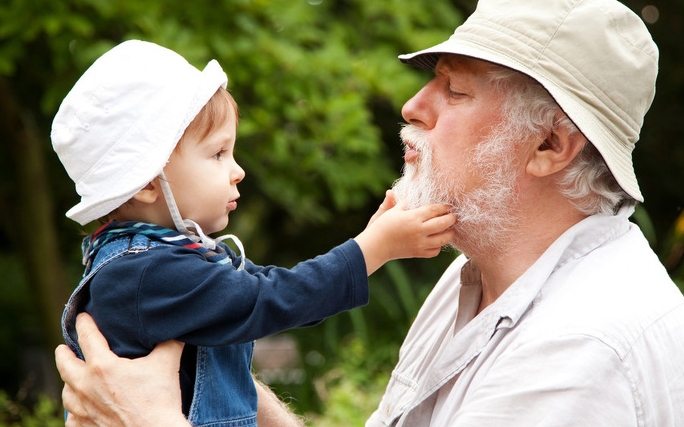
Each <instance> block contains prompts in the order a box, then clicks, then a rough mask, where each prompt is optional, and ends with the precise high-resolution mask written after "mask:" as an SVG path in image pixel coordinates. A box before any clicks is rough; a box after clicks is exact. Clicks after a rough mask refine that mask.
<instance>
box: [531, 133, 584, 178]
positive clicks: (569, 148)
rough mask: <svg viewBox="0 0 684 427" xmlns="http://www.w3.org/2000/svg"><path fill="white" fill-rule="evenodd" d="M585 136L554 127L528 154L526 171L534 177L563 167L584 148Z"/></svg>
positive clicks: (542, 175) (545, 174)
mask: <svg viewBox="0 0 684 427" xmlns="http://www.w3.org/2000/svg"><path fill="white" fill-rule="evenodd" d="M586 143H587V140H586V138H584V136H583V135H582V134H581V133H580V132H574V133H572V134H569V133H568V130H567V129H566V128H563V129H555V130H554V131H553V132H551V133H549V134H548V135H547V136H546V138H545V139H544V140H543V141H541V142H540V143H539V145H538V146H537V148H536V149H535V150H534V152H533V153H532V155H531V156H530V158H529V160H528V162H527V167H526V171H527V173H528V174H530V175H533V176H536V177H544V176H548V175H551V174H554V173H556V172H558V171H560V170H562V169H563V168H565V167H566V166H567V165H568V164H569V163H570V162H571V161H572V160H573V159H574V158H575V157H576V156H577V155H578V154H579V153H580V151H582V148H584V144H586Z"/></svg>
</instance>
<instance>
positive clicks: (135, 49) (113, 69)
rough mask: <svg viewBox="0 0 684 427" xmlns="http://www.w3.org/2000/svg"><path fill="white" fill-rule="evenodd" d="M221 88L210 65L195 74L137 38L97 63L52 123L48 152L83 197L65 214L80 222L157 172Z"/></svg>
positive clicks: (221, 78)
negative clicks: (50, 148)
mask: <svg viewBox="0 0 684 427" xmlns="http://www.w3.org/2000/svg"><path fill="white" fill-rule="evenodd" d="M227 83H228V79H227V77H226V74H225V73H224V72H223V70H222V69H221V66H220V65H219V64H218V62H216V61H215V60H212V61H210V62H209V63H208V64H207V66H206V67H205V68H204V70H203V71H200V70H198V69H197V68H195V67H194V66H192V65H190V64H189V63H188V62H187V61H186V60H185V59H184V58H183V57H182V56H180V55H178V54H177V53H175V52H174V51H172V50H169V49H167V48H164V47H162V46H159V45H156V44H154V43H149V42H143V41H139V40H130V41H126V42H123V43H121V44H119V45H118V46H116V47H114V48H113V49H111V50H109V51H108V52H106V53H105V54H104V55H102V56H101V57H100V58H98V59H97V60H96V61H95V62H94V63H93V65H92V66H91V67H90V68H88V70H86V72H85V73H84V74H83V76H81V78H80V79H79V80H78V81H77V82H76V84H75V85H74V87H73V88H72V89H71V91H70V92H69V94H67V96H66V97H65V98H64V101H63V102H62V104H61V106H60V108H59V110H58V111H57V114H56V115H55V119H54V121H53V123H52V134H51V138H52V145H53V148H54V150H55V152H57V155H58V156H59V159H60V160H61V162H62V164H63V165H64V167H65V169H66V171H67V173H68V174H69V176H70V177H71V179H72V180H73V181H74V183H75V184H76V192H77V193H78V194H79V195H80V196H81V202H80V203H78V204H77V205H76V206H74V207H73V208H71V209H70V210H69V211H68V212H67V213H66V215H67V216H68V217H69V218H71V219H73V220H74V221H76V222H78V223H80V224H81V225H85V224H87V223H89V222H91V221H93V220H96V219H98V218H101V217H102V216H104V215H107V214H108V213H110V212H112V211H113V210H115V209H116V208H118V207H119V206H121V205H122V204H123V203H125V202H126V201H128V200H129V199H130V198H131V197H133V195H135V194H136V193H137V192H138V191H140V190H141V189H142V188H144V187H145V186H146V185H147V184H148V183H149V182H151V181H152V180H153V179H154V178H155V177H157V176H158V175H160V174H161V172H162V169H163V168H164V165H165V164H166V162H167V161H168V159H169V157H170V156H171V153H172V152H173V149H174V147H175V146H176V144H177V143H178V141H179V140H180V138H181V136H182V135H183V132H185V129H186V128H187V127H188V125H189V124H190V122H191V121H192V120H193V119H194V118H195V116H196V115H197V113H199V111H200V110H201V109H202V107H204V105H205V104H206V103H207V102H208V101H209V99H210V98H211V97H212V96H213V95H214V93H216V91H217V90H218V89H219V88H220V87H223V88H225V87H226V85H227Z"/></svg>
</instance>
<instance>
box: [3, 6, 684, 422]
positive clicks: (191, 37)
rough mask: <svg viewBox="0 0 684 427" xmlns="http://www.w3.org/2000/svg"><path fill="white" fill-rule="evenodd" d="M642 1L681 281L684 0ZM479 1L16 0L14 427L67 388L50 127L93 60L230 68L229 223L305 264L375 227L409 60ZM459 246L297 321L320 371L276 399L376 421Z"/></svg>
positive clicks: (11, 177)
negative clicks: (167, 54)
mask: <svg viewBox="0 0 684 427" xmlns="http://www.w3.org/2000/svg"><path fill="white" fill-rule="evenodd" d="M624 3H625V4H627V5H628V6H629V7H631V8H632V9H633V10H635V11H636V12H637V13H639V14H641V13H642V11H643V10H644V8H645V7H646V6H648V5H655V6H656V7H657V9H658V11H659V17H658V19H657V20H655V21H654V22H653V23H650V24H649V28H650V30H651V32H652V34H653V37H654V39H655V40H656V42H657V43H658V44H659V46H660V49H661V72H660V77H659V81H658V87H657V96H656V100H655V103H654V105H653V107H652V109H651V111H650V113H649V114H648V116H647V118H646V123H645V125H644V130H643V133H642V138H641V141H640V142H639V144H638V145H637V149H636V151H635V167H636V169H637V175H638V176H639V177H640V183H641V186H642V190H643V193H644V194H645V197H646V203H645V204H644V205H643V206H642V207H641V208H640V209H639V211H638V212H637V215H636V216H635V218H636V219H637V221H638V222H639V223H640V225H641V226H642V228H644V230H645V232H646V233H647V235H648V237H649V239H650V241H651V243H652V245H653V247H654V248H655V249H656V251H657V253H658V254H659V255H660V256H661V259H662V260H663V262H664V264H665V265H666V267H667V268H668V271H669V272H670V273H671V275H672V276H673V277H674V278H675V280H677V281H678V283H680V284H681V283H683V282H684V264H683V262H682V254H683V253H684V215H683V214H682V206H684V185H682V184H684V172H683V169H682V166H684V144H682V141H681V140H682V137H683V136H684V128H683V127H682V117H684V115H683V109H684V55H683V53H684V52H682V45H681V41H682V40H684V22H682V21H683V19H684V2H682V1H680V0H677V1H671V0H650V1H647V0H643V1H642V0H625V1H624ZM473 7H474V1H471V0H461V1H457V0H451V1H449V0H430V1H423V2H417V1H412V0H384V1H368V0H336V1H333V0H309V1H305V0H287V1H286V0H274V1H268V0H202V1H196V2H192V3H189V2H184V1H179V0H154V1H152V0H62V1H58V2H56V1H53V0H32V1H30V2H28V1H25V0H2V1H0V138H1V141H2V143H1V144H0V390H4V393H2V394H1V395H0V425H13V426H14V425H25V426H30V425H48V421H44V418H41V417H44V414H45V413H51V412H55V409H56V408H57V407H58V405H56V404H54V403H51V400H50V399H49V398H48V399H39V396H41V395H47V396H51V397H52V398H56V397H58V396H59V390H60V388H61V384H60V382H59V380H58V377H57V376H56V373H55V369H54V363H53V361H52V350H53V349H54V347H55V346H56V345H57V344H58V343H60V342H61V333H60V330H59V318H60V315H61V311H62V307H63V304H64V302H65V301H66V299H67V297H68V295H69V293H70V292H71V290H72V289H73V287H74V286H75V284H76V283H77V282H78V278H79V276H80V272H81V266H80V239H81V235H82V233H83V232H84V231H87V230H82V229H81V228H80V227H78V226H77V225H76V224H75V223H73V222H71V221H70V220H68V219H66V218H65V217H64V212H65V211H66V210H67V209H68V208H69V207H71V206H73V205H74V204H75V203H76V202H77V197H76V194H75V192H74V190H73V185H72V183H71V182H70V180H69V179H68V177H67V176H66V174H65V172H64V170H63V168H62V167H61V165H60V164H59V162H58V160H57V158H56V156H55V154H54V153H53V151H52V149H51V146H50V140H49V132H50V123H51V120H52V117H53V115H54V113H55V111H56V109H57V107H58V106H59V103H60V101H61V99H62V98H63V97H64V95H65V94H66V93H67V91H68V90H69V89H70V88H71V86H72V85H73V83H74V82H75V81H76V79H77V78H78V77H79V76H80V75H81V73H82V72H83V71H84V70H85V69H86V68H87V67H88V66H89V65H90V64H91V63H92V61H94V60H95V59H96V58H97V57H98V56H99V55H100V54H102V53H103V52H105V51H106V50H108V49H109V48H111V47H112V46H114V45H115V44H117V43H119V42H121V41H123V40H125V39H130V38H140V39H144V40H148V41H153V42H157V43H159V44H162V45H164V46H167V47H169V48H171V49H174V50H176V51H178V52H179V53H181V54H182V55H183V56H185V57H186V58H187V59H188V60H189V61H190V62H192V63H193V64H195V65H196V66H198V67H200V68H201V67H203V66H204V64H206V62H207V61H208V60H209V59H211V58H216V59H217V60H219V62H220V63H221V64H222V65H223V67H224V69H225V70H226V72H227V74H228V76H229V89H230V90H231V92H232V93H233V95H234V96H235V98H236V100H237V102H238V103H239V105H240V112H241V122H240V127H239V129H238V143H237V147H236V156H237V159H238V161H239V162H240V163H241V164H242V166H243V167H244V168H245V169H246V171H247V178H246V179H245V180H244V182H243V183H242V184H241V188H240V191H241V193H242V195H243V197H242V198H241V200H240V201H241V203H240V209H239V210H238V211H237V212H236V213H235V214H233V215H232V216H231V227H230V229H231V232H233V233H235V234H237V235H238V236H240V238H241V239H242V240H243V242H244V243H245V246H246V248H247V254H248V256H249V257H250V258H252V259H253V260H254V261H255V262H258V263H262V264H270V263H274V264H279V265H286V266H287V265H293V264H294V263H295V262H296V261H298V260H302V259H305V258H309V257H312V256H314V255H316V254H318V253H322V252H324V251H326V250H327V249H329V248H330V247H332V246H333V245H335V244H338V243H340V242H342V241H343V240H345V239H347V238H350V237H353V236H354V235H356V234H357V233H358V232H359V231H361V230H362V229H363V227H364V225H365V223H366V221H367V220H368V218H369V217H370V215H371V214H372V212H374V211H375V208H376V206H377V205H378V204H379V203H380V201H381V199H382V196H383V194H384V190H385V189H386V188H387V187H388V186H389V185H390V184H391V182H392V181H393V179H395V178H396V177H397V176H398V174H399V172H400V169H401V164H402V159H401V149H400V146H399V143H398V138H397V133H398V130H399V125H398V123H399V122H401V116H400V109H401V105H402V104H403V102H404V101H405V100H407V99H408V98H409V97H410V96H411V95H412V94H413V93H415V92H416V91H417V90H418V89H419V88H420V87H421V86H422V84H424V83H425V82H426V81H427V79H428V78H429V74H427V73H424V72H418V71H416V70H413V69H411V68H409V67H407V66H404V65H402V64H400V63H399V61H398V60H397V59H396V55H397V54H399V53H404V52H410V51H413V50H417V49H420V48H423V47H426V46H428V45H431V44H434V43H436V42H439V41H442V40H443V39H445V38H446V37H448V35H449V34H450V33H451V32H452V31H453V28H454V27H455V26H457V25H458V24H459V23H460V22H462V20H463V19H464V17H466V16H467V15H468V14H469V13H470V12H471V11H472V10H473ZM645 10H646V11H648V9H645ZM644 16H646V15H644ZM453 256H454V255H453V254H449V253H444V254H442V255H440V256H439V257H437V258H436V259H434V260H429V261H425V260H410V261H401V262H392V263H390V264H388V265H387V266H386V267H385V268H383V269H382V270H380V271H379V272H378V273H377V274H375V275H374V276H373V277H372V296H371V299H372V300H371V303H370V304H369V306H368V307H365V308H361V309H356V310H353V311H351V312H350V313H348V314H343V315H340V316H337V317H335V318H332V319H329V320H327V321H326V322H324V323H323V324H321V325H319V326H317V327H315V328H308V329H303V330H298V331H295V332H293V336H294V337H295V338H296V339H297V343H298V346H299V349H300V352H301V355H302V358H301V361H300V366H299V368H300V372H302V375H303V377H300V378H299V379H298V380H297V381H295V382H291V383H289V384H284V383H283V384H275V386H276V388H277V389H278V391H279V392H280V393H281V394H283V395H285V396H291V399H292V404H293V406H294V407H295V409H297V411H299V412H302V413H304V412H306V413H308V414H310V416H311V417H312V419H313V420H314V421H316V422H318V425H326V426H327V425H329V426H334V425H360V424H362V422H363V420H364V419H365V417H366V416H367V415H368V414H369V413H370V411H372V410H373V408H374V406H375V405H376V404H377V399H378V398H379V395H380V394H381V393H382V389H383V387H384V385H385V383H386V380H387V376H388V374H389V372H390V369H391V367H392V365H393V363H394V362H395V361H396V357H397V350H398V347H399V345H400V343H401V340H402V338H403V336H404V334H405V332H406V330H407V328H408V325H409V324H410V322H411V319H412V318H413V316H414V315H415V313H416V311H417V309H418V307H419V306H420V303H421V302H422V300H423V299H424V298H425V296H426V295H427V293H428V292H429V290H430V287H431V285H432V284H433V283H434V282H435V281H436V280H437V278H438V277H439V274H440V272H441V271H442V270H443V269H444V268H445V266H446V265H447V264H448V263H449V262H450V261H451V259H453ZM36 402H39V403H38V404H37V405H36ZM57 411H58V410H57ZM321 413H323V415H320V414H321ZM58 417H59V415H58ZM321 417H322V418H321ZM41 420H43V421H41ZM13 423H14V424H13ZM32 423H33V424H32Z"/></svg>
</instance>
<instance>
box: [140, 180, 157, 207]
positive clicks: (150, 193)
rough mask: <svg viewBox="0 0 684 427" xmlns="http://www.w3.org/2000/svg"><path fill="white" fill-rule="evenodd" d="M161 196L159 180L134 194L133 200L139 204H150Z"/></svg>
mask: <svg viewBox="0 0 684 427" xmlns="http://www.w3.org/2000/svg"><path fill="white" fill-rule="evenodd" d="M160 195H161V187H160V185H159V178H155V180H154V181H152V182H150V183H149V184H147V185H146V186H145V187H144V188H143V189H142V190H140V191H138V192H137V193H135V195H134V196H133V199H134V200H136V201H138V202H141V203H148V204H152V203H154V202H156V201H157V199H159V197H160Z"/></svg>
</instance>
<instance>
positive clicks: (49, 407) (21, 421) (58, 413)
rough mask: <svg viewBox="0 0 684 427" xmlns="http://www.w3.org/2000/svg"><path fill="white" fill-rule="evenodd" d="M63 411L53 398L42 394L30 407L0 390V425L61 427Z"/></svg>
mask: <svg viewBox="0 0 684 427" xmlns="http://www.w3.org/2000/svg"><path fill="white" fill-rule="evenodd" d="M62 426H64V412H63V410H62V408H61V406H60V405H59V404H57V403H56V402H55V401H54V400H52V399H50V398H48V397H45V396H42V397H40V399H38V401H37V402H36V403H35V405H33V406H32V407H31V408H27V407H26V406H24V405H23V404H21V403H18V402H16V401H13V400H11V399H10V398H9V396H7V393H5V392H4V391H2V390H0V427H62Z"/></svg>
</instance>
